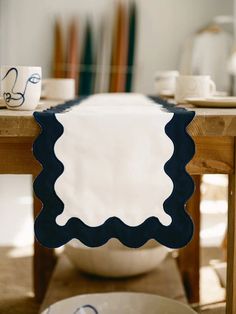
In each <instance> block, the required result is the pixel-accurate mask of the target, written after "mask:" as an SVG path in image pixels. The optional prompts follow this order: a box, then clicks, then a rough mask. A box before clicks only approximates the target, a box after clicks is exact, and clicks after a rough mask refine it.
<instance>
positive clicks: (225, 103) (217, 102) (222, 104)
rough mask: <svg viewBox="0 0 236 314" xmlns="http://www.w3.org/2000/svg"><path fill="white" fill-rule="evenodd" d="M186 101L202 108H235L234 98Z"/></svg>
mask: <svg viewBox="0 0 236 314" xmlns="http://www.w3.org/2000/svg"><path fill="white" fill-rule="evenodd" d="M186 101H187V102H188V103H189V104H192V105H194V106H197V107H204V108H236V97H211V98H186Z"/></svg>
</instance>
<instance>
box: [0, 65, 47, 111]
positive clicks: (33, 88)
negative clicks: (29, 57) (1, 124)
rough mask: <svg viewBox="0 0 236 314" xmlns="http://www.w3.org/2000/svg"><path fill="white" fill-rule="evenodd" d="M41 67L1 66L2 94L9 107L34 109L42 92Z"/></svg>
mask: <svg viewBox="0 0 236 314" xmlns="http://www.w3.org/2000/svg"><path fill="white" fill-rule="evenodd" d="M41 76H42V70H41V67H31V66H1V96H2V98H3V101H4V102H5V104H6V106H7V108H8V109H13V110H34V109H35V108H36V107H37V105H38V103H39V99H40V94H41Z"/></svg>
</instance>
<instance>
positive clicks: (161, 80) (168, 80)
mask: <svg viewBox="0 0 236 314" xmlns="http://www.w3.org/2000/svg"><path fill="white" fill-rule="evenodd" d="M178 76H179V72H178V71H158V72H156V74H155V92H156V93H157V95H163V94H165V93H167V94H172V95H174V94H175V85H176V78H177V77H178Z"/></svg>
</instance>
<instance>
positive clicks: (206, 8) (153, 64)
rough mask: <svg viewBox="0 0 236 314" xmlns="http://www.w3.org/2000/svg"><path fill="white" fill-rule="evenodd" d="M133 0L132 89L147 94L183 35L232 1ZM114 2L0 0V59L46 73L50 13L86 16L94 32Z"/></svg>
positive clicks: (174, 61)
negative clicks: (135, 11)
mask: <svg viewBox="0 0 236 314" xmlns="http://www.w3.org/2000/svg"><path fill="white" fill-rule="evenodd" d="M124 2H126V3H127V1H125V0H124ZM136 2H137V3H138V20H139V25H138V32H139V38H138V43H137V59H136V63H137V75H136V80H135V91H138V92H144V93H149V94H150V93H153V92H154V74H155V72H156V71H157V70H172V69H173V70H175V69H177V68H178V64H179V59H180V54H181V48H182V44H183V42H184V40H185V39H186V38H187V37H188V36H189V35H191V34H192V33H194V32H196V31H197V30H198V29H199V28H201V27H202V26H204V25H206V24H208V23H209V22H210V21H211V20H212V19H213V18H214V17H215V16H216V15H224V14H226V15H228V14H230V15H231V14H232V11H233V0H224V1H222V0H198V1H196V0H178V1H176V0H158V1H157V0H148V1H147V0H137V1H136ZM115 3H116V1H113V0H99V1H98V0H86V1H85V0H54V1H53V0H50V1H49V0H40V1H32V0H21V1H19V0H7V1H6V0H0V4H1V7H0V8H1V11H0V23H1V25H0V26H1V27H0V36H1V44H0V64H15V65H16V64H17V65H18V64H22V65H42V67H43V75H44V77H48V76H50V70H51V60H52V50H53V24H54V20H55V17H56V16H58V15H61V16H62V20H63V22H64V24H65V25H66V24H68V20H69V18H70V17H77V18H78V22H79V23H80V22H84V21H85V19H86V18H87V17H88V16H89V17H91V18H92V20H93V24H94V26H95V27H94V29H95V36H96V32H97V31H98V29H99V27H98V25H99V22H100V20H101V18H104V15H105V14H108V15H110V14H111V12H112V10H114V7H115ZM81 30H82V27H80V31H81ZM80 38H81V36H80ZM3 43H4V44H3Z"/></svg>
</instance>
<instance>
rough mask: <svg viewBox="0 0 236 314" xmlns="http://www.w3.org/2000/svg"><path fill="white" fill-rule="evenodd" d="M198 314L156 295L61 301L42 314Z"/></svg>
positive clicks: (100, 295)
mask: <svg viewBox="0 0 236 314" xmlns="http://www.w3.org/2000/svg"><path fill="white" fill-rule="evenodd" d="M164 313H168V314H176V313H181V314H194V313H195V314H196V312H195V311H193V310H192V309H191V308H190V307H188V306H187V305H185V304H183V303H180V302H177V301H174V300H171V299H167V298H164V297H160V296H158V295H153V294H145V293H129V292H113V293H98V294H85V295H80V296H76V297H72V298H69V299H65V300H62V301H59V302H57V303H55V304H53V305H51V306H50V307H49V308H48V309H46V310H45V311H44V312H43V313H42V314H164Z"/></svg>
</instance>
